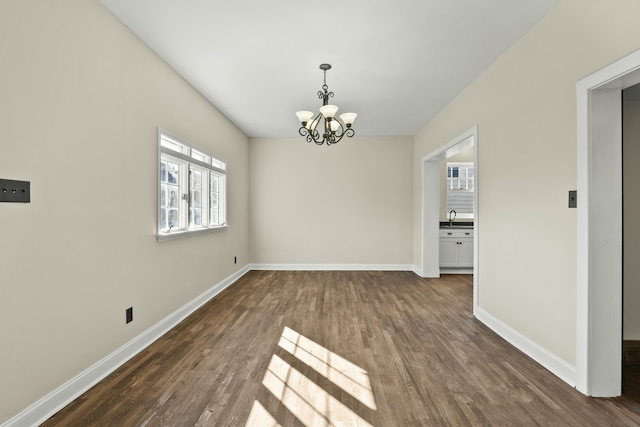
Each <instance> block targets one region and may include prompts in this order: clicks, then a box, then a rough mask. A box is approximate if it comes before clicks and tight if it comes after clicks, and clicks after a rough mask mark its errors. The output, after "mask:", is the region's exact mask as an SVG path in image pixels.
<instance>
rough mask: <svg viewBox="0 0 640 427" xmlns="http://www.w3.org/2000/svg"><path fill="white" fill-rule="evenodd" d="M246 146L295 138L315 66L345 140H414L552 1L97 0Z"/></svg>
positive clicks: (315, 78) (308, 104)
mask: <svg viewBox="0 0 640 427" xmlns="http://www.w3.org/2000/svg"><path fill="white" fill-rule="evenodd" d="M100 1H101V2H102V3H103V4H104V5H105V6H106V7H107V8H108V9H109V10H110V11H111V12H112V13H113V14H114V15H116V16H117V17H118V18H119V19H120V20H121V21H122V22H123V23H124V24H125V25H126V26H127V27H129V28H130V29H131V30H132V31H133V32H134V33H135V34H137V35H138V37H140V39H142V40H143V41H144V42H145V43H146V44H147V45H149V46H150V47H151V49H153V50H154V51H155V52H157V53H158V55H159V56H160V57H162V58H163V59H164V60H165V61H166V62H167V63H168V64H169V65H170V66H171V67H173V68H174V69H175V70H176V71H177V72H178V73H180V74H181V75H182V76H183V77H184V78H185V79H186V80H187V81H189V82H190V83H191V84H192V85H193V86H194V87H195V88H196V89H197V90H198V91H200V92H201V93H202V94H203V95H204V96H205V97H206V98H207V99H208V100H209V101H210V102H211V103H212V104H214V105H215V106H216V107H217V108H218V109H219V110H220V111H222V113H223V114H225V115H226V116H227V117H228V118H229V119H230V120H231V121H233V122H234V123H235V124H236V125H237V126H238V127H239V128H240V129H242V131H244V133H246V134H247V135H248V136H250V137H287V136H295V135H297V134H298V127H299V122H298V120H297V118H296V117H295V115H294V112H295V111H298V110H311V111H317V109H318V107H319V106H320V105H321V100H319V99H318V97H317V95H316V93H317V92H318V91H319V90H320V89H321V86H322V83H323V82H322V79H323V74H322V71H321V70H320V69H319V68H318V67H319V65H320V64H321V63H324V62H326V63H330V64H331V65H332V66H333V68H332V69H331V70H329V71H328V72H327V85H328V86H329V90H330V91H333V92H334V93H335V97H334V98H332V103H333V104H335V105H337V106H338V107H340V111H339V112H338V114H340V113H342V112H347V111H352V112H356V113H358V118H357V119H356V122H355V124H354V128H355V130H356V135H362V136H380V135H385V136H391V135H414V134H415V133H416V132H417V131H418V130H419V129H420V128H421V127H423V126H424V125H425V124H426V123H427V122H428V121H429V120H430V119H431V118H433V117H434V115H435V114H437V113H438V111H440V110H441V109H442V108H443V107H444V106H446V105H447V103H449V102H450V101H451V100H452V99H453V98H455V96H456V95H457V94H458V93H460V91H462V90H463V89H464V88H465V87H466V86H467V85H468V84H469V83H471V81H473V79H475V78H476V77H477V76H478V75H479V74H480V73H481V72H482V71H483V70H485V69H486V68H487V66H489V65H490V64H491V63H492V62H493V61H495V60H496V59H497V57H498V56H499V55H500V54H502V53H503V52H505V51H506V50H507V49H508V48H509V47H510V46H511V45H513V43H515V42H516V41H517V40H518V39H519V38H520V37H521V36H522V35H523V34H524V33H525V32H526V31H527V30H528V29H530V28H531V27H532V26H533V25H534V24H535V23H536V22H538V21H539V20H540V19H541V18H542V17H543V16H544V15H545V14H546V13H547V12H548V11H549V10H550V9H551V8H552V7H553V6H555V5H556V4H557V3H558V1H559V0H393V1H391V0H325V1H323V2H318V3H311V2H302V1H294V0H268V1H267V0H262V1H260V0H227V1H221V0H180V1H177V0H100Z"/></svg>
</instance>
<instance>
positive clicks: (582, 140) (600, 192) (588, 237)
mask: <svg viewBox="0 0 640 427" xmlns="http://www.w3.org/2000/svg"><path fill="white" fill-rule="evenodd" d="M637 83H640V51H636V52H634V53H631V54H630V55H628V56H626V57H624V58H622V59H620V60H619V61H616V62H615V63H613V64H611V65H609V66H607V67H605V68H603V69H601V70H599V71H597V72H596V73H594V74H592V75H590V76H588V77H585V78H584V79H582V80H580V81H579V82H578V83H577V85H576V89H577V190H578V210H577V242H576V245H577V259H576V261H577V288H576V315H577V319H576V388H577V389H578V390H579V391H581V392H582V393H584V394H586V395H589V396H598V397H609V396H618V395H620V394H621V392H622V302H623V301H622V288H623V283H622V237H623V236H622V90H623V89H626V88H627V87H629V86H633V85H634V84H637Z"/></svg>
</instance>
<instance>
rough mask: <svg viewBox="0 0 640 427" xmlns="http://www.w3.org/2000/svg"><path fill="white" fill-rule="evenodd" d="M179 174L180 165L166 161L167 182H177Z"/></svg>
mask: <svg viewBox="0 0 640 427" xmlns="http://www.w3.org/2000/svg"><path fill="white" fill-rule="evenodd" d="M179 176H180V167H179V166H178V165H176V164H175V163H167V182H168V183H169V184H177V183H178V180H179Z"/></svg>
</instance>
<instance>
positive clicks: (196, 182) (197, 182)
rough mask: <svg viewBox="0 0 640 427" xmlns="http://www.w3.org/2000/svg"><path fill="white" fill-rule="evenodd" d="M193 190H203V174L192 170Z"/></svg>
mask: <svg viewBox="0 0 640 427" xmlns="http://www.w3.org/2000/svg"><path fill="white" fill-rule="evenodd" d="M191 188H202V172H200V171H199V170H195V169H192V170H191Z"/></svg>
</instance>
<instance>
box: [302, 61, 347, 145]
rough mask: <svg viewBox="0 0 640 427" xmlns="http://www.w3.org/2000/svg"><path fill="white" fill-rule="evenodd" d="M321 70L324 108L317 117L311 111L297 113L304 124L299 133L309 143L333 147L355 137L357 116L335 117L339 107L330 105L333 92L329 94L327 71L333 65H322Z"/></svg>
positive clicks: (345, 114)
mask: <svg viewBox="0 0 640 427" xmlns="http://www.w3.org/2000/svg"><path fill="white" fill-rule="evenodd" d="M320 69H321V70H322V71H324V84H323V85H322V90H319V91H318V98H320V99H322V107H320V112H319V113H318V114H317V115H316V116H315V117H314V113H313V112H311V111H298V112H296V116H298V119H299V120H300V123H301V124H302V126H300V129H299V130H298V132H299V133H300V135H302V136H304V137H306V138H307V142H311V141H313V142H315V143H316V144H317V145H322V144H324V143H326V144H327V145H331V144H336V143H338V142H340V140H341V139H342V137H344V136H345V135H346V136H347V137H349V138H351V137H352V136H353V135H355V133H356V132H355V131H354V130H353V128H352V127H351V126H352V125H353V121H354V120H355V119H356V116H357V114H356V113H343V114H340V119H338V118H337V117H335V115H336V112H337V111H338V107H337V106H335V105H331V104H329V98H333V92H329V87H328V86H327V70H330V69H331V64H320ZM321 119H323V120H322V121H323V125H321V126H320V129H318V125H319V124H320V120H321Z"/></svg>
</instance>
